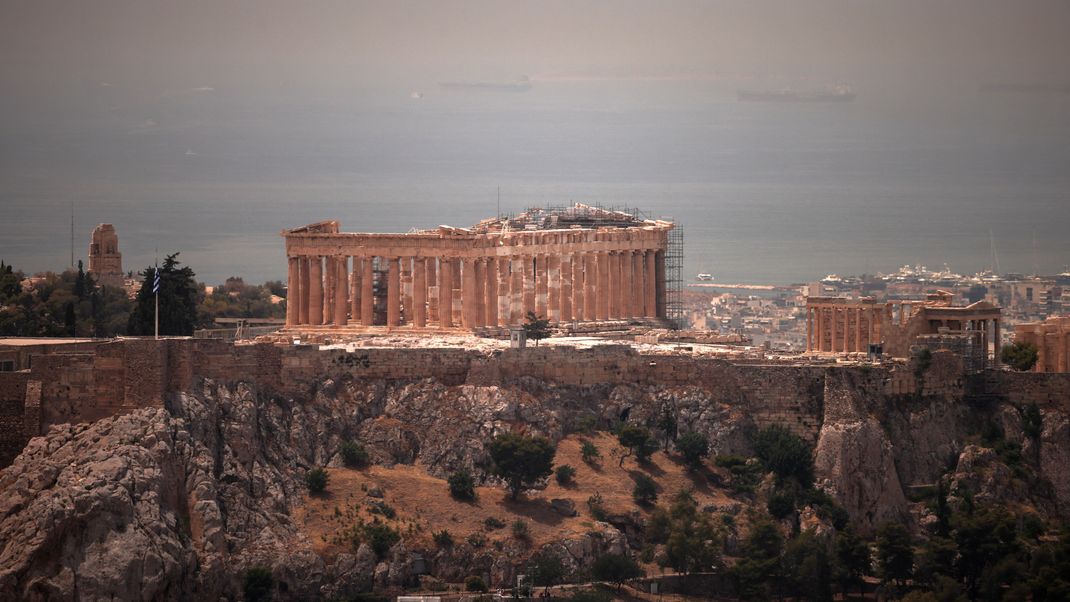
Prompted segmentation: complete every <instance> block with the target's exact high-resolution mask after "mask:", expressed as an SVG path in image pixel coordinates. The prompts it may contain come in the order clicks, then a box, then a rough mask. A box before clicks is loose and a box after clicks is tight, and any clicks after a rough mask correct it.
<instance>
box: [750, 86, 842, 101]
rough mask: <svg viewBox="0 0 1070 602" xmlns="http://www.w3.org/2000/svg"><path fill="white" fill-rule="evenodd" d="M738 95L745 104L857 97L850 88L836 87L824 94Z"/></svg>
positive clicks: (763, 92)
mask: <svg viewBox="0 0 1070 602" xmlns="http://www.w3.org/2000/svg"><path fill="white" fill-rule="evenodd" d="M737 95H738V97H739V100H741V101H744V102H851V101H853V100H854V99H855V97H856V94H855V92H854V90H852V89H851V88H850V86H835V87H833V88H831V89H829V90H826V91H823V92H796V91H794V90H790V89H788V90H739V91H738V92H737Z"/></svg>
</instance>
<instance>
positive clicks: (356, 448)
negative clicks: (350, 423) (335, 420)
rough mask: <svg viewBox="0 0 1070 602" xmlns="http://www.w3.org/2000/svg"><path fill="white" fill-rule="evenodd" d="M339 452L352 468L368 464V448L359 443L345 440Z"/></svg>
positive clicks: (346, 463)
mask: <svg viewBox="0 0 1070 602" xmlns="http://www.w3.org/2000/svg"><path fill="white" fill-rule="evenodd" d="M338 453H340V454H341V455H342V462H343V463H344V464H345V465H346V466H348V467H350V468H357V467H361V466H367V465H368V460H369V458H368V450H366V449H364V446H363V445H361V444H359V443H356V442H353V441H343V442H342V445H340V446H339V447H338Z"/></svg>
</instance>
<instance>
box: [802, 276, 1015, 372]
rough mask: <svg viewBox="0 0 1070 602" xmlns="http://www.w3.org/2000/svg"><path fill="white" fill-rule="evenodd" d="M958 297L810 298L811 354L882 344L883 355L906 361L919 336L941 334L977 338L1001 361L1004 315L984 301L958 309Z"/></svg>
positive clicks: (987, 353) (862, 350)
mask: <svg viewBox="0 0 1070 602" xmlns="http://www.w3.org/2000/svg"><path fill="white" fill-rule="evenodd" d="M953 298H954V295H953V294H951V293H949V292H947V291H937V292H935V293H932V294H930V295H927V296H926V298H925V299H923V300H922V299H918V300H891V301H880V302H878V301H876V300H874V299H872V298H868V297H863V298H861V299H848V298H845V297H808V298H807V299H806V311H807V316H806V335H807V338H806V350H807V351H808V352H820V353H865V352H867V351H868V350H869V346H870V345H871V344H873V345H878V344H879V345H881V346H882V351H883V353H886V354H889V355H892V356H895V357H906V356H907V355H909V353H910V347H911V345H913V344H914V343H915V341H916V340H917V338H918V337H920V336H923V335H931V334H939V333H941V332H945V333H951V334H960V335H963V336H967V337H971V338H974V339H976V345H977V346H979V348H980V349H981V350H982V354H983V356H984V357H987V358H990V359H993V360H994V361H996V362H998V361H999V353H998V351H999V341H1000V322H1001V314H1002V312H1001V310H1000V308H999V307H996V306H993V305H992V304H990V303H987V302H984V301H979V302H977V303H973V304H971V305H967V306H955V305H952V301H953Z"/></svg>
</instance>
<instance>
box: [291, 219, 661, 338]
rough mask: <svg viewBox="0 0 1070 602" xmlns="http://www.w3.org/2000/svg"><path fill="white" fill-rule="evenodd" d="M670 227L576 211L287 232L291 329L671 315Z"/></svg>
mask: <svg viewBox="0 0 1070 602" xmlns="http://www.w3.org/2000/svg"><path fill="white" fill-rule="evenodd" d="M672 228H673V224H672V222H668V221H662V220H650V219H641V218H638V217H636V216H634V215H632V214H630V213H625V212H619V211H610V210H605V209H600V208H595V207H589V206H587V205H581V204H576V205H574V206H572V207H568V208H566V209H561V210H554V211H551V210H540V209H533V210H530V211H528V212H526V213H523V214H521V215H519V216H517V217H514V218H492V219H487V220H484V221H482V222H480V223H478V224H476V225H475V226H473V227H471V228H455V227H451V226H439V227H438V228H436V229H433V230H420V231H413V232H410V233H405V234H372V233H348V232H340V231H339V224H338V222H337V221H325V222H319V223H316V224H310V225H308V226H304V227H301V228H295V229H293V230H284V231H283V232H282V236H283V237H284V238H285V239H286V256H287V259H288V261H289V271H288V281H289V291H288V293H287V297H288V302H287V309H286V325H287V327H288V328H291V329H305V328H332V329H340V328H354V327H359V328H365V327H373V326H385V327H388V328H398V327H408V328H412V329H425V328H435V329H456V328H461V329H469V330H471V329H477V328H499V327H509V326H512V325H519V324H523V323H524V322H525V321H526V319H527V314H528V312H534V313H535V314H536V315H538V316H541V317H545V318H547V319H549V320H550V322H551V323H572V322H591V321H607V320H637V319H644V320H649V321H651V322H654V323H660V322H661V320H660V319H662V318H665V315H666V310H665V252H666V248H667V244H668V233H669V231H670V230H671V229H672Z"/></svg>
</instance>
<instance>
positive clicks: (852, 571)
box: [833, 529, 872, 597]
mask: <svg viewBox="0 0 1070 602" xmlns="http://www.w3.org/2000/svg"><path fill="white" fill-rule="evenodd" d="M833 566H834V569H833V576H834V578H835V579H836V581H837V582H838V583H839V584H840V591H842V592H843V595H844V596H845V597H846V596H847V593H848V592H849V591H850V590H851V588H856V589H857V590H858V593H859V594H862V593H863V591H864V590H863V589H862V588H863V585H864V583H863V581H862V578H863V577H865V576H866V575H867V574H869V571H870V569H871V568H872V561H871V560H870V555H869V546H867V545H866V542H865V541H863V540H862V538H861V537H858V536H857V535H855V534H854V532H853V531H851V530H849V529H845V530H843V531H840V532H839V533H837V534H836V542H835V563H834V565H833Z"/></svg>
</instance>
